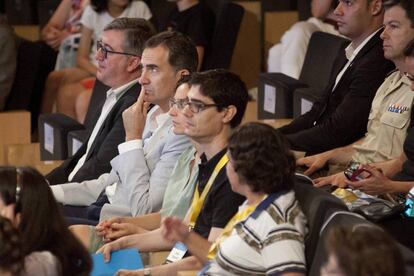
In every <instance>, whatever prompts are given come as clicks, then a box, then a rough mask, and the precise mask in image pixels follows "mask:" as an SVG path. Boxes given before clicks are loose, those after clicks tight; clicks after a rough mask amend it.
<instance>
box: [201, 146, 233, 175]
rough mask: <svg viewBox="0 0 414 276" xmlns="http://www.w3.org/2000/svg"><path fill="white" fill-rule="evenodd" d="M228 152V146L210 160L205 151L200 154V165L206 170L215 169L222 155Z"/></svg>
mask: <svg viewBox="0 0 414 276" xmlns="http://www.w3.org/2000/svg"><path fill="white" fill-rule="evenodd" d="M226 152H227V148H224V149H222V150H221V151H219V152H218V153H217V154H216V155H214V156H213V157H212V158H211V159H210V160H207V156H206V155H205V153H203V154H202V155H201V156H200V161H201V163H200V166H202V167H203V168H204V169H206V170H211V171H213V169H214V167H215V166H216V164H217V163H218V162H219V161H220V159H221V157H223V155H224V154H226Z"/></svg>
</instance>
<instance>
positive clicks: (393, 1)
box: [382, 0, 414, 28]
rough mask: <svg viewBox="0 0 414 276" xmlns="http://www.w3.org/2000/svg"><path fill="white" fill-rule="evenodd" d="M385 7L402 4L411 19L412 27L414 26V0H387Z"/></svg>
mask: <svg viewBox="0 0 414 276" xmlns="http://www.w3.org/2000/svg"><path fill="white" fill-rule="evenodd" d="M382 5H383V7H384V9H385V10H387V9H390V8H392V7H394V6H400V7H401V8H403V9H404V10H405V13H406V15H407V18H408V19H409V20H410V21H411V27H412V28H414V1H413V0H385V1H384V3H383V4H382Z"/></svg>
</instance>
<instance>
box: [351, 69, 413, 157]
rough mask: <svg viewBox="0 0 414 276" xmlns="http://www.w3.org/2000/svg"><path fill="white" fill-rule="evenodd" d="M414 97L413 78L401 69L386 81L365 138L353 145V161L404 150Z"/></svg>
mask: <svg viewBox="0 0 414 276" xmlns="http://www.w3.org/2000/svg"><path fill="white" fill-rule="evenodd" d="M413 98H414V92H413V91H411V89H410V81H409V80H408V78H407V77H405V76H404V75H401V74H400V72H399V71H396V72H394V73H392V74H391V75H390V76H389V77H388V78H387V79H386V80H385V81H384V83H383V84H382V85H381V86H380V88H379V89H378V91H377V93H376V94H375V98H374V100H373V101H372V105H371V111H370V114H369V117H368V126H367V130H368V131H367V133H366V134H365V138H364V141H363V142H362V144H360V145H354V149H355V151H356V153H355V154H354V155H353V156H352V159H353V161H356V162H360V163H364V164H365V163H373V162H381V161H386V160H389V159H392V158H395V157H397V156H399V155H400V154H401V153H402V150H403V143H404V140H405V136H406V135H407V129H408V127H409V125H410V120H411V109H412V105H413ZM350 112H352V111H350Z"/></svg>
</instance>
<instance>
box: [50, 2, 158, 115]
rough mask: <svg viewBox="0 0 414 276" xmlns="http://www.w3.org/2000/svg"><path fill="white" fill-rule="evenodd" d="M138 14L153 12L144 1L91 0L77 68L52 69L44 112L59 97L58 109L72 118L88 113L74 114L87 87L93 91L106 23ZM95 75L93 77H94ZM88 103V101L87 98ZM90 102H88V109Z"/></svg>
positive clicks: (83, 21) (82, 22)
mask: <svg viewBox="0 0 414 276" xmlns="http://www.w3.org/2000/svg"><path fill="white" fill-rule="evenodd" d="M121 17H131V18H132V17H134V18H135V17H137V18H143V19H146V20H148V19H149V18H151V12H150V10H149V9H148V7H147V5H146V4H145V3H144V2H142V1H131V0H129V1H121V2H120V1H116V0H105V1H101V0H92V1H91V5H88V6H86V7H85V10H84V12H83V14H82V17H81V20H80V22H81V24H82V30H81V39H80V43H79V48H78V54H77V67H74V68H67V69H64V70H58V71H53V72H52V73H50V74H49V77H48V79H47V81H46V85H45V91H44V94H43V103H42V112H43V113H50V112H52V107H53V104H54V102H55V100H57V106H56V107H57V111H58V112H60V113H63V114H66V115H67V116H70V117H72V118H80V119H81V120H79V121H83V118H84V116H85V114H86V112H85V114H78V115H77V114H76V113H75V102H76V98H77V97H78V95H80V94H81V93H82V91H84V90H88V91H90V90H91V88H92V87H93V84H94V77H95V76H96V73H97V70H98V68H97V65H98V63H97V61H96V60H95V54H96V52H97V46H98V44H97V43H98V40H99V38H100V37H101V35H102V31H103V29H104V28H105V26H106V25H107V24H109V23H110V22H111V21H113V20H114V19H115V18H121ZM91 77H93V78H91ZM88 103H89V101H88ZM88 103H85V109H87V106H88Z"/></svg>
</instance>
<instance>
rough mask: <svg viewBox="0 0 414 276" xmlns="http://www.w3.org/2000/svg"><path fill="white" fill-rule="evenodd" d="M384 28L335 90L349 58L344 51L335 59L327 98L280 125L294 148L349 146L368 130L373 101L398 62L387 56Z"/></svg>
mask: <svg viewBox="0 0 414 276" xmlns="http://www.w3.org/2000/svg"><path fill="white" fill-rule="evenodd" d="M380 34H381V30H380V31H378V32H377V33H376V34H375V35H374V36H373V37H372V38H371V39H370V40H369V41H368V43H367V44H366V45H365V46H364V47H363V48H362V49H361V51H360V52H359V53H358V54H357V56H356V57H355V59H354V61H353V62H352V64H351V65H350V66H349V67H348V69H347V70H346V71H345V73H344V75H343V76H342V78H341V80H340V81H339V82H338V85H337V86H336V87H335V90H333V91H332V89H333V87H334V85H335V79H336V76H337V75H338V73H339V72H340V71H341V70H342V68H343V66H344V65H345V64H346V62H347V60H346V57H345V53H344V52H341V53H340V54H339V55H338V57H337V58H336V61H335V66H334V68H335V69H334V70H333V72H332V75H331V77H330V81H329V85H328V86H327V89H326V91H325V97H324V98H323V99H322V100H321V101H319V102H316V103H315V104H314V105H313V107H312V109H311V110H310V111H309V112H307V113H305V114H303V115H302V116H300V117H298V118H296V119H295V120H293V121H292V123H290V124H289V125H287V126H284V127H282V128H280V130H281V131H282V132H283V133H284V134H285V135H286V137H287V139H288V140H289V142H290V144H291V147H292V149H294V150H299V151H306V152H307V153H308V154H315V153H320V152H323V151H327V150H330V149H333V148H337V147H341V146H345V145H349V144H351V143H353V142H355V141H356V140H358V139H360V138H361V137H362V136H363V135H364V134H365V132H366V129H367V123H368V115H369V111H370V109H371V103H372V100H373V98H374V96H375V93H376V91H377V89H378V88H379V86H380V85H381V84H382V82H383V81H384V79H385V77H386V76H387V74H388V73H389V72H390V71H391V70H392V69H393V68H394V64H393V63H392V62H390V61H388V60H386V59H385V58H384V52H383V49H382V40H381V39H380Z"/></svg>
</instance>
